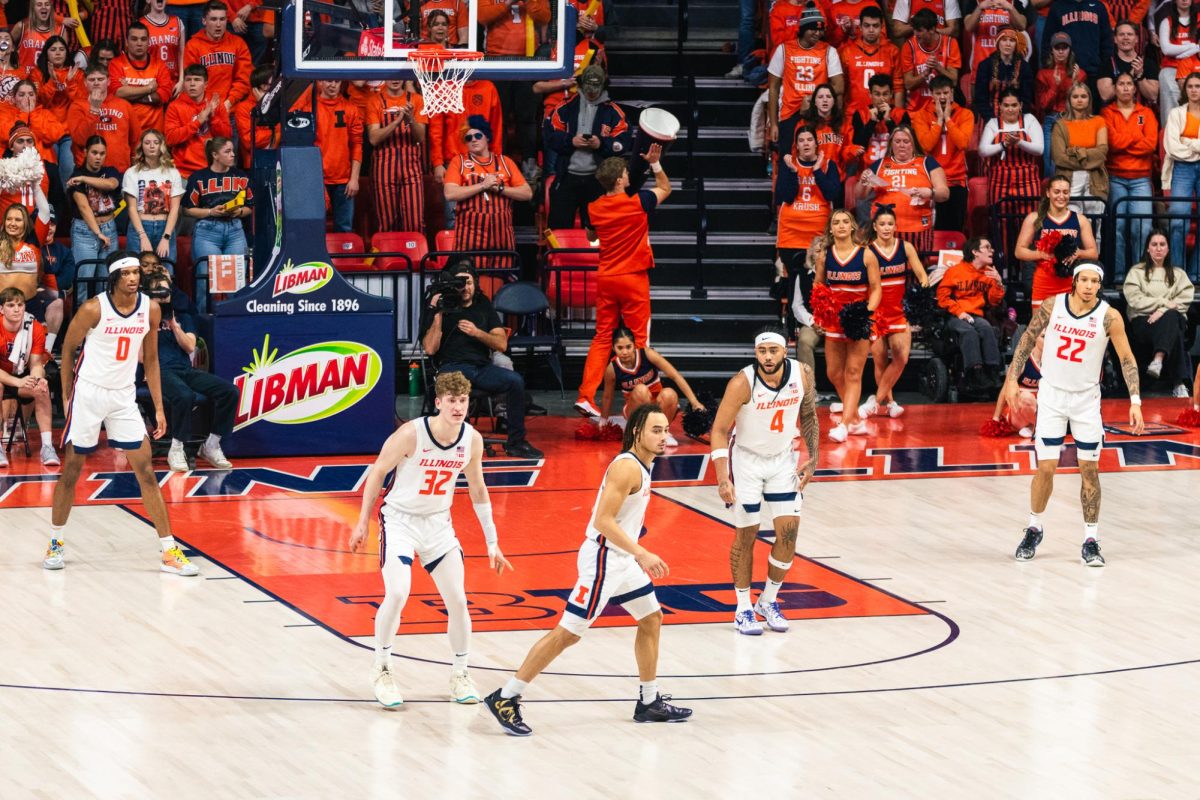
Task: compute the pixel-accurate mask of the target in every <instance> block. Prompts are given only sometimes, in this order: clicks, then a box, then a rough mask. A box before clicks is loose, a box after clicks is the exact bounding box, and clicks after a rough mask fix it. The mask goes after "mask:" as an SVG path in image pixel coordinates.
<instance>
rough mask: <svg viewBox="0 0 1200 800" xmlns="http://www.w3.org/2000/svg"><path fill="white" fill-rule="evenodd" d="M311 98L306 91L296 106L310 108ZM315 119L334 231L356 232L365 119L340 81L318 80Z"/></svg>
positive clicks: (318, 147) (317, 142) (317, 144)
mask: <svg viewBox="0 0 1200 800" xmlns="http://www.w3.org/2000/svg"><path fill="white" fill-rule="evenodd" d="M311 97H312V95H311V94H309V93H308V92H305V93H304V95H303V97H302V98H301V100H300V102H299V103H297V104H296V106H295V107H296V108H299V109H305V110H307V109H311V108H312V105H311V99H310V98H311ZM315 117H316V123H317V139H316V146H317V149H319V150H320V151H321V170H322V172H323V173H324V178H323V179H324V182H325V194H326V196H327V197H328V198H329V210H330V212H331V214H332V216H333V230H334V232H335V233H350V232H351V231H353V230H354V198H355V197H357V196H358V188H359V187H358V178H359V173H360V171H361V170H362V151H363V118H362V115H360V114H359V113H358V109H357V108H356V107H355V106H354V104H353V103H351V102H350V101H349V100H347V99H346V98H345V97H342V82H341V81H317V108H316V112H315Z"/></svg>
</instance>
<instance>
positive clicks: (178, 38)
mask: <svg viewBox="0 0 1200 800" xmlns="http://www.w3.org/2000/svg"><path fill="white" fill-rule="evenodd" d="M141 23H142V24H143V25H145V26H146V31H147V32H148V33H149V34H150V58H151V59H153V60H154V61H156V62H158V63H160V64H165V65H166V67H167V72H169V73H170V74H171V83H172V86H173V87H174V85H176V84H178V82H179V78H180V75H181V74H182V72H183V46H184V43H185V38H184V37H185V36H187V31H186V30H184V27H183V21H182V20H181V19H179V17H176V16H174V15H172V14H168V13H167V3H166V0H149V2H148V3H147V4H146V15H145V16H144V17H142V18H141Z"/></svg>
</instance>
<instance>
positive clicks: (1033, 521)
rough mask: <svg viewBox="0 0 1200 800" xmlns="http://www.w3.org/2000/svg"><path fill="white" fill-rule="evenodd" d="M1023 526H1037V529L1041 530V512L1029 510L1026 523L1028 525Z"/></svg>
mask: <svg viewBox="0 0 1200 800" xmlns="http://www.w3.org/2000/svg"><path fill="white" fill-rule="evenodd" d="M1025 527H1027V528H1037V529H1038V530H1039V531H1040V530H1043V528H1042V515H1041V514H1038V513H1036V512H1033V511H1030V512H1029V524H1028V525H1026V526H1025Z"/></svg>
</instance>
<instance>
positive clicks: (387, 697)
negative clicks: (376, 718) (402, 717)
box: [371, 664, 404, 708]
mask: <svg viewBox="0 0 1200 800" xmlns="http://www.w3.org/2000/svg"><path fill="white" fill-rule="evenodd" d="M371 686H372V687H373V688H374V689H375V699H376V700H378V701H379V705H381V706H383V707H384V708H397V707H399V706H402V705H404V698H403V697H401V696H400V690H399V689H398V688H396V680H395V678H393V677H392V670H391V668H390V667H388V666H387V665H386V664H383V665H381V664H376V665H375V669H374V670H372V671H371Z"/></svg>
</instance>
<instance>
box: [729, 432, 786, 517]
mask: <svg viewBox="0 0 1200 800" xmlns="http://www.w3.org/2000/svg"><path fill="white" fill-rule="evenodd" d="M796 463H797V454H796V451H795V450H785V451H783V452H782V453H779V454H777V455H773V456H761V455H758V454H757V453H753V452H751V451H749V450H746V449H744V448H741V447H738V446H737V445H734V446H733V447H731V448H730V449H729V475H730V477H731V478H732V480H733V495H734V503H733V524H734V525H736V526H737V527H739V528H749V527H750V526H752V525H758V524H759V519H760V517H763V516H765V517H766V519H767V521H774V519H775V518H776V517H798V516H800V506H801V504H802V503H803V502H804V495H802V494H801V493H800V491H799V487H800V477H799V476H798V475H797V474H796ZM764 506H765V507H766V508H765V511H766V513H765V515H764V514H763V511H764Z"/></svg>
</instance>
